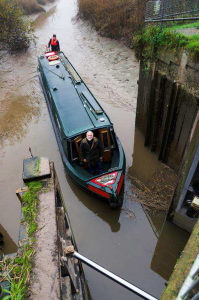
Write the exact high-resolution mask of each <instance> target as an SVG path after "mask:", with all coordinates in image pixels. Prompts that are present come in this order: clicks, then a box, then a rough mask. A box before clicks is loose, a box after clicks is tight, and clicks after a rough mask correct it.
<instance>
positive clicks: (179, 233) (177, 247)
mask: <svg viewBox="0 0 199 300" xmlns="http://www.w3.org/2000/svg"><path fill="white" fill-rule="evenodd" d="M188 238H189V234H188V233H186V232H185V231H183V230H181V229H180V228H178V227H176V226H175V225H173V224H171V223H169V222H165V224H164V227H163V229H162V232H161V235H160V237H159V239H158V242H157V245H156V248H155V252H154V255H153V258H152V261H151V269H152V270H153V271H154V272H156V273H157V274H159V275H160V276H161V277H163V278H164V279H165V280H169V277H170V275H171V273H172V271H173V269H174V266H175V264H176V261H177V259H178V258H179V256H180V253H181V251H182V249H183V248H184V246H185V244H186V242H187V239H188Z"/></svg>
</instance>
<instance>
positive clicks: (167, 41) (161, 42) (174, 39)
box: [133, 22, 199, 61]
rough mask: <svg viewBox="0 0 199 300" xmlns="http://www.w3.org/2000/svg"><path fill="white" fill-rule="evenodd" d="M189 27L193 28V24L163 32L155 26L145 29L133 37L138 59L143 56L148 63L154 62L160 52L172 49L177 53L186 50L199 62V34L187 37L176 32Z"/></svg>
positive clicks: (165, 29) (167, 29)
mask: <svg viewBox="0 0 199 300" xmlns="http://www.w3.org/2000/svg"><path fill="white" fill-rule="evenodd" d="M197 23H198V22H197ZM188 26H192V27H193V24H192V25H184V27H182V26H180V25H178V26H176V27H170V28H164V29H163V30H162V31H161V32H160V29H159V28H158V27H155V26H149V27H147V28H143V29H142V31H140V32H137V33H136V34H135V35H134V36H133V45H134V48H135V51H136V54H137V57H138V58H139V57H140V56H141V55H142V56H143V57H144V59H145V60H146V61H148V60H154V59H155V58H156V56H157V52H158V51H159V50H162V49H164V50H165V49H172V50H173V51H174V52H175V51H177V50H179V49H184V50H185V51H186V52H187V53H188V54H190V55H191V56H192V57H193V58H194V60H195V61H199V34H193V35H185V34H183V32H178V31H177V30H176V29H180V28H190V27H188ZM197 26H198V25H197ZM174 29H175V30H174Z"/></svg>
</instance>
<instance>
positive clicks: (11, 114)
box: [0, 92, 40, 149]
mask: <svg viewBox="0 0 199 300" xmlns="http://www.w3.org/2000/svg"><path fill="white" fill-rule="evenodd" d="M0 104H1V113H0V149H1V148H2V147H3V146H4V144H8V143H9V144H10V145H13V144H14V143H15V142H20V141H21V140H23V138H24V136H25V135H26V134H27V132H28V127H29V124H30V122H31V120H32V119H33V117H37V118H39V115H40V110H39V104H40V102H39V101H38V99H37V98H34V97H31V96H29V95H21V96H19V95H16V94H15V93H11V92H10V93H8V94H7V95H6V96H5V98H4V99H3V101H1V103H0Z"/></svg>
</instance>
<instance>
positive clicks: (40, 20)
mask: <svg viewBox="0 0 199 300" xmlns="http://www.w3.org/2000/svg"><path fill="white" fill-rule="evenodd" d="M56 12H57V5H55V6H53V7H52V8H51V9H49V11H47V12H44V13H41V14H40V15H39V16H38V17H37V18H36V19H35V21H34V28H35V29H38V28H41V27H43V26H44V25H45V22H48V21H49V20H48V18H49V17H52V21H53V20H54V15H55V14H56Z"/></svg>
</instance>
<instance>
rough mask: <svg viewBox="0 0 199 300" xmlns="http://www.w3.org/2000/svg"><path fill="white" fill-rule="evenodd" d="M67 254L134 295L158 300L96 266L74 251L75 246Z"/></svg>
mask: <svg viewBox="0 0 199 300" xmlns="http://www.w3.org/2000/svg"><path fill="white" fill-rule="evenodd" d="M65 254H66V255H68V256H73V257H75V258H76V259H78V260H80V261H81V262H83V263H85V264H86V265H87V266H89V267H91V268H92V269H94V270H95V271H97V272H99V273H101V274H103V275H104V276H106V277H108V278H109V279H111V280H113V281H115V282H116V283H118V284H119V285H121V286H123V287H124V288H126V289H128V290H129V291H131V292H133V293H134V294H136V295H138V296H140V297H141V298H142V299H147V300H158V299H157V298H155V297H153V296H152V295H150V294H148V293H147V292H145V291H143V290H142V289H140V288H138V287H137V286H135V285H133V284H132V283H130V282H128V281H126V280H124V279H122V278H121V277H119V276H117V275H115V274H114V273H112V272H110V271H108V270H107V269H105V268H103V267H101V266H100V265H98V264H96V263H95V262H93V261H92V260H90V259H88V258H86V257H85V256H83V255H81V254H80V253H78V252H76V251H75V250H74V247H73V246H68V247H66V248H65Z"/></svg>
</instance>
